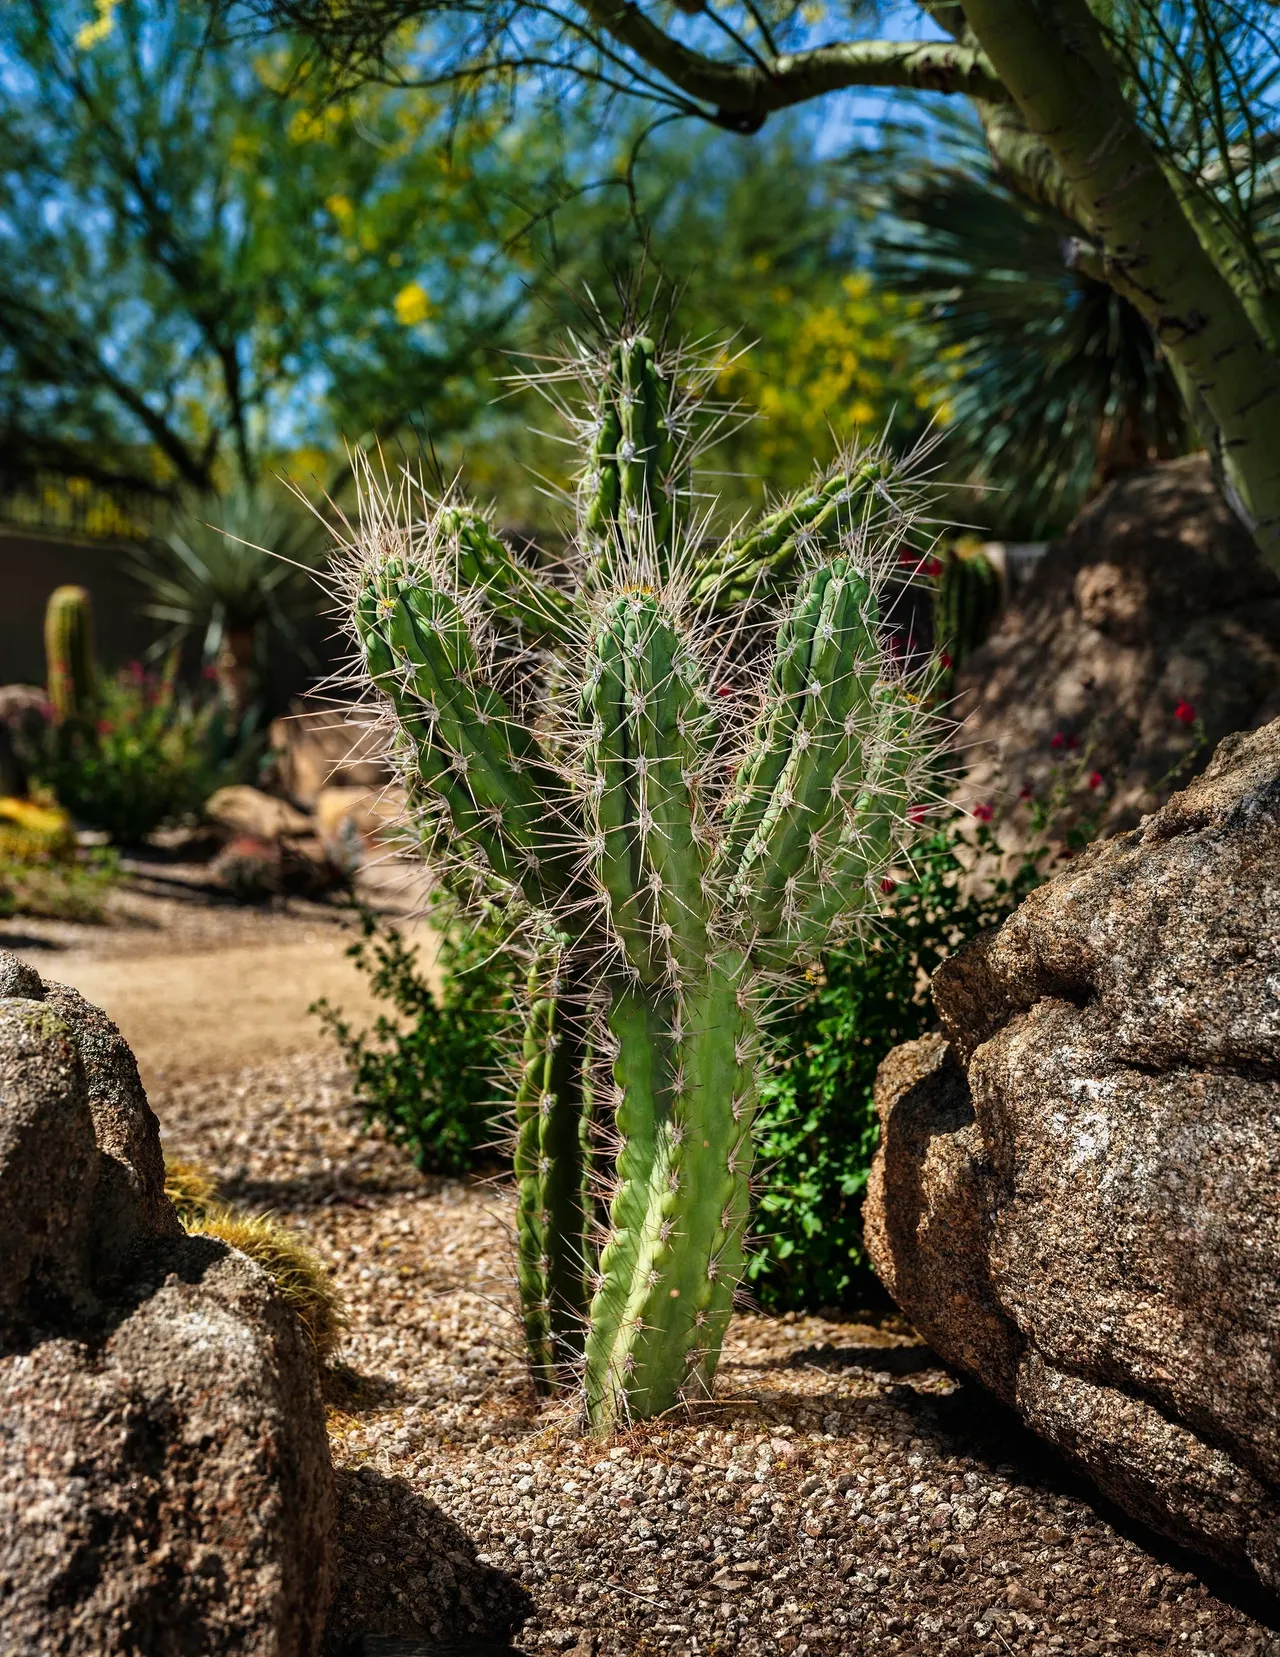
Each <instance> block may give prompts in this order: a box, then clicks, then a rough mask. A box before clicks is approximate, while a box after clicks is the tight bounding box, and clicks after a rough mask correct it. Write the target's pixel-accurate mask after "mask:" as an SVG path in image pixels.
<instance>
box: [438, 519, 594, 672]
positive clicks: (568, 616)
mask: <svg viewBox="0 0 1280 1657" xmlns="http://www.w3.org/2000/svg"><path fill="white" fill-rule="evenodd" d="M440 527H441V530H442V531H443V533H444V534H446V535H450V536H452V537H453V539H454V542H455V544H456V547H457V561H458V585H459V587H460V588H469V589H471V590H473V591H477V592H481V593H483V594H484V598H485V602H486V603H487V605H488V606H489V608H490V610H492V611H493V613H494V614H495V615H497V616H500V617H501V618H502V619H503V620H504V621H507V622H510V623H511V624H512V625H513V626H515V627H518V628H519V629H520V632H521V633H522V635H523V636H524V638H525V639H526V640H527V641H528V642H529V643H530V644H533V645H537V646H540V647H547V648H549V647H550V646H552V645H556V644H561V645H563V644H569V643H571V642H572V641H573V639H574V637H575V636H576V627H575V620H574V610H573V604H572V601H571V600H570V599H568V598H567V597H566V596H565V595H564V593H562V592H560V591H558V590H557V589H556V588H555V587H553V586H551V585H550V583H549V582H546V581H540V580H539V579H538V577H537V576H536V575H535V574H534V572H533V571H532V570H529V569H526V568H525V567H524V565H523V564H520V563H519V562H517V560H516V559H515V558H513V557H512V555H511V552H510V549H509V548H508V547H507V545H506V543H505V542H504V541H503V540H502V539H501V537H499V536H497V535H495V534H494V532H493V530H492V529H491V528H490V527H489V525H488V524H487V523H486V522H485V520H484V519H483V518H482V517H481V516H480V514H479V513H478V512H472V511H467V510H464V509H461V508H458V507H451V508H449V509H448V510H447V511H446V512H444V513H442V514H441V520H440Z"/></svg>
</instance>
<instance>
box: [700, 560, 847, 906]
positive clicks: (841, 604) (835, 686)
mask: <svg viewBox="0 0 1280 1657" xmlns="http://www.w3.org/2000/svg"><path fill="white" fill-rule="evenodd" d="M819 584H820V585H821V587H822V594H823V597H822V611H821V614H820V616H819V620H818V624H817V626H816V628H815V629H814V633H813V639H812V643H811V646H810V652H809V662H808V668H807V684H806V688H805V694H804V704H803V708H802V711H801V716H800V718H799V720H798V721H797V723H796V728H795V731H794V733H793V736H792V740H791V753H790V755H789V756H788V759H787V763H786V765H785V766H784V768H783V771H782V774H781V776H780V777H779V779H778V782H777V784H776V785H775V787H774V791H773V795H772V797H771V799H770V801H769V805H768V807H767V808H766V810H765V812H764V814H763V816H762V817H761V820H760V824H759V826H758V828H757V829H756V831H755V833H754V834H753V836H752V838H751V841H750V842H749V844H748V845H747V847H746V849H745V851H744V852H743V854H742V859H741V862H740V863H739V866H738V869H737V872H736V873H735V875H734V878H733V884H732V886H731V888H730V900H731V902H732V901H737V902H738V903H740V904H741V905H742V906H743V907H744V908H745V910H746V912H747V914H748V915H749V917H750V921H751V924H752V928H753V930H754V931H755V932H756V933H757V934H758V935H760V936H762V937H771V936H773V935H774V934H775V933H776V932H777V931H778V928H779V926H780V925H782V924H783V923H791V922H793V921H794V919H795V918H796V914H797V912H798V911H797V894H796V883H797V881H798V879H799V877H800V876H801V874H802V872H803V870H804V868H805V866H806V864H808V863H809V862H810V860H811V858H812V856H813V853H814V850H815V849H816V847H817V846H818V844H820V841H821V837H822V834H823V830H824V828H825V826H826V824H827V823H829V822H830V820H831V819H832V817H833V816H834V815H835V814H836V813H837V812H838V809H839V807H838V803H837V801H838V796H837V793H836V789H835V784H836V782H837V779H838V778H840V777H841V775H842V774H843V773H844V772H845V771H846V769H847V767H848V766H849V765H850V763H851V762H852V763H853V764H855V765H856V763H857V758H856V756H857V754H858V751H859V747H860V743H861V739H862V735H863V733H864V732H865V730H866V727H867V725H868V723H869V720H870V714H871V706H872V696H873V694H874V689H875V684H876V681H877V678H878V670H879V655H878V651H877V649H876V642H875V625H876V617H875V614H874V605H873V603H872V600H871V596H870V592H869V589H868V587H867V584H866V582H865V581H864V580H863V579H862V577H860V576H858V575H855V574H853V573H852V572H851V571H850V570H849V569H848V567H847V565H846V564H845V562H844V561H843V560H842V559H837V560H835V561H834V562H833V563H832V564H830V565H828V566H826V568H825V569H824V570H822V571H820V572H819Z"/></svg>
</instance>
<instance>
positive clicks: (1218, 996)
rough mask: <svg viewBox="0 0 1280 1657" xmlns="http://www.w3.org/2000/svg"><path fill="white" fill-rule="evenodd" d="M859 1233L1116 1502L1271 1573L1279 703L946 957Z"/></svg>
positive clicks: (1209, 1551)
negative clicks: (933, 1009) (1151, 809)
mask: <svg viewBox="0 0 1280 1657" xmlns="http://www.w3.org/2000/svg"><path fill="white" fill-rule="evenodd" d="M934 998H935V1001H936V1004H937V1007H938V1011H939V1013H940V1015H941V1018H942V1022H943V1027H944V1031H945V1034H944V1035H940V1036H936V1037H930V1038H926V1039H925V1040H923V1041H919V1042H914V1043H909V1044H907V1045H906V1046H904V1047H901V1048H898V1049H897V1050H896V1051H895V1052H894V1053H893V1054H891V1055H890V1056H889V1058H888V1059H887V1060H886V1061H885V1064H884V1065H883V1066H882V1069H881V1074H880V1078H879V1084H878V1095H879V1096H878V1105H879V1110H880V1115H881V1120H882V1124H883V1130H884V1131H883V1143H882V1146H881V1150H880V1152H879V1153H878V1156H877V1161H876V1167H875V1170H874V1172H873V1176H872V1182H871V1189H870V1193H869V1199H868V1206H867V1212H868V1226H867V1236H868V1245H869V1247H870V1249H871V1252H872V1255H873V1258H874V1259H875V1261H876V1264H877V1266H878V1269H879V1270H880V1272H881V1274H882V1276H883V1277H884V1279H885V1281H886V1283H887V1284H888V1285H889V1287H890V1288H891V1290H892V1292H893V1293H894V1295H895V1297H896V1299H897V1300H898V1303H899V1305H901V1306H902V1308H903V1310H904V1311H905V1312H906V1313H907V1315H908V1316H909V1317H910V1318H911V1319H912V1321H913V1323H914V1324H915V1325H916V1327H917V1328H919V1329H920V1331H921V1332H922V1333H923V1334H924V1335H925V1337H926V1338H927V1339H928V1340H929V1341H931V1342H932V1344H933V1346H934V1347H935V1348H936V1350H937V1351H938V1352H940V1353H941V1354H943V1355H944V1356H945V1357H947V1358H948V1359H950V1360H951V1361H952V1362H954V1363H955V1364H956V1365H958V1366H959V1367H961V1368H962V1369H964V1370H965V1371H966V1372H967V1373H969V1374H970V1375H972V1376H974V1377H976V1378H977V1379H978V1380H979V1381H981V1382H982V1383H983V1384H984V1385H985V1386H986V1387H988V1388H989V1389H990V1390H991V1391H992V1392H993V1393H995V1394H996V1395H997V1396H998V1397H999V1398H1001V1399H1002V1400H1003V1401H1005V1402H1006V1403H1008V1404H1010V1405H1011V1406H1013V1408H1015V1409H1016V1410H1017V1412H1018V1413H1019V1415H1020V1416H1021V1417H1022V1419H1023V1420H1024V1421H1025V1422H1026V1424H1027V1425H1028V1426H1029V1427H1031V1428H1032V1429H1033V1430H1034V1431H1035V1432H1036V1433H1038V1434H1040V1435H1042V1436H1043V1437H1044V1438H1045V1439H1047V1440H1048V1441H1049V1442H1050V1443H1052V1444H1053V1445H1055V1446H1056V1447H1057V1448H1058V1449H1060V1450H1061V1451H1062V1452H1063V1453H1064V1454H1065V1455H1067V1456H1068V1457H1069V1458H1070V1459H1071V1460H1072V1461H1073V1462H1075V1463H1076V1464H1077V1465H1078V1466H1080V1467H1081V1468H1083V1469H1084V1471H1086V1472H1087V1473H1088V1475H1089V1476H1090V1478H1092V1479H1093V1480H1094V1481H1095V1482H1096V1484H1097V1485H1098V1486H1099V1487H1100V1488H1101V1489H1102V1490H1103V1491H1104V1492H1105V1493H1106V1494H1107V1495H1108V1496H1109V1497H1110V1498H1111V1499H1112V1500H1114V1501H1115V1502H1117V1503H1118V1504H1119V1505H1120V1506H1121V1507H1122V1508H1124V1509H1125V1510H1126V1511H1127V1512H1129V1513H1130V1514H1132V1515H1133V1516H1134V1517H1135V1518H1137V1519H1139V1520H1141V1521H1142V1522H1143V1523H1145V1524H1148V1525H1150V1526H1152V1527H1154V1528H1155V1529H1157V1530H1160V1531H1162V1532H1164V1533H1165V1534H1166V1535H1167V1536H1169V1537H1171V1538H1173V1539H1174V1540H1176V1541H1178V1542H1180V1543H1183V1544H1185V1545H1186V1546H1188V1547H1191V1548H1194V1549H1195V1550H1197V1551H1198V1552H1200V1553H1202V1554H1203V1555H1205V1556H1206V1557H1208V1558H1209V1559H1212V1560H1215V1561H1216V1562H1218V1563H1219V1564H1221V1565H1225V1566H1227V1567H1229V1568H1231V1569H1233V1570H1236V1571H1241V1572H1244V1573H1247V1574H1253V1575H1256V1577H1257V1578H1258V1579H1259V1580H1260V1581H1262V1582H1263V1583H1265V1584H1267V1585H1269V1586H1270V1588H1272V1589H1273V1590H1274V1589H1276V1588H1277V1587H1280V1394H1278V1390H1277V1360H1278V1359H1280V720H1277V721H1274V722H1273V723H1271V724H1269V725H1267V726H1264V727H1263V728H1262V729H1261V730H1258V731H1255V732H1251V733H1248V734H1245V735H1240V736H1233V737H1229V738H1228V739H1227V740H1226V741H1225V742H1223V743H1222V744H1221V745H1220V747H1219V748H1218V750H1217V753H1216V754H1215V756H1214V758H1213V760H1212V762H1211V763H1210V765H1209V767H1208V769H1207V770H1206V771H1205V773H1204V774H1203V776H1202V777H1201V778H1200V779H1199V780H1198V781H1197V782H1196V783H1195V784H1194V785H1193V786H1192V787H1190V788H1188V789H1187V790H1186V791H1185V792H1183V793H1181V794H1178V795H1175V796H1174V797H1173V798H1172V799H1171V800H1170V801H1169V802H1168V804H1167V805H1166V806H1164V808H1163V809H1162V810H1160V811H1159V812H1157V813H1156V814H1154V815H1153V816H1151V817H1148V818H1146V819H1144V821H1143V823H1142V825H1141V826H1140V827H1139V828H1137V829H1135V830H1132V831H1131V832H1129V833H1127V834H1124V835H1120V836H1118V837H1117V838H1116V839H1113V840H1110V841H1106V842H1103V843H1101V844H1099V845H1096V846H1094V847H1092V848H1091V849H1090V850H1089V852H1088V853H1086V854H1085V856H1083V857H1082V858H1080V859H1079V860H1078V861H1077V862H1075V863H1072V864H1070V865H1068V866H1067V867H1066V868H1065V869H1064V870H1062V871H1061V872H1060V873H1059V874H1057V875H1056V876H1055V877H1054V878H1053V879H1052V880H1051V881H1049V882H1048V883H1047V884H1046V885H1045V886H1043V887H1041V888H1040V889H1039V890H1038V891H1036V892H1034V893H1033V894H1032V895H1031V896H1030V898H1028V899H1027V901H1026V902H1025V903H1024V904H1023V905H1022V906H1021V908H1020V909H1019V910H1018V911H1017V913H1016V914H1015V915H1013V916H1012V917H1011V918H1010V919H1009V920H1008V921H1007V922H1006V923H1005V925H1004V926H1003V927H1001V928H1000V930H999V931H998V932H996V933H993V934H991V935H989V936H988V937H986V938H983V939H980V940H978V941H977V942H976V943H975V944H974V945H972V946H970V947H969V948H968V949H966V950H964V951H962V952H961V953H960V955H958V956H957V957H956V958H954V959H953V960H952V961H950V962H948V963H947V964H946V965H944V966H943V967H942V968H941V969H940V970H939V971H938V973H937V974H936V976H935V979H934Z"/></svg>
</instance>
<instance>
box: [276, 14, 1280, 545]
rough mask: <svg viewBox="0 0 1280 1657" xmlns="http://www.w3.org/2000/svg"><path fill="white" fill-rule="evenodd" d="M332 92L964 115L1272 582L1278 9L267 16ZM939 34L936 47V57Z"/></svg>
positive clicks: (762, 111) (1279, 330)
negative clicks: (1127, 335) (1185, 433)
mask: <svg viewBox="0 0 1280 1657" xmlns="http://www.w3.org/2000/svg"><path fill="white" fill-rule="evenodd" d="M258 3H259V6H260V8H261V9H262V10H264V11H265V13H266V15H267V16H268V17H270V18H271V19H273V20H275V21H279V20H280V19H282V18H283V19H287V20H288V21H290V22H291V23H293V24H295V25H297V26H299V27H301V28H304V29H306V30H307V31H309V32H310V34H311V35H312V37H313V38H314V39H315V40H317V41H318V42H319V43H320V45H321V47H322V50H323V54H324V57H325V60H326V62H327V63H328V65H329V66H330V68H331V70H332V71H333V73H334V74H335V76H336V78H337V81H338V83H339V84H346V83H350V82H351V81H369V80H374V81H381V82H386V83H394V84H413V85H417V86H422V87H432V88H443V87H452V88H454V89H455V90H461V91H463V92H465V94H466V95H467V96H472V95H474V92H475V89H476V88H477V87H478V86H481V85H484V84H486V83H487V84H489V85H491V86H496V87H498V88H499V89H500V91H501V92H502V93H504V94H509V92H510V89H511V87H512V86H513V85H516V84H518V83H519V82H520V81H521V80H528V79H530V78H540V79H541V80H542V81H543V82H544V83H545V84H546V85H548V87H549V88H550V89H551V90H552V91H553V92H554V93H555V94H557V95H560V94H561V93H562V90H563V88H564V87H565V86H567V85H570V84H578V85H581V84H587V85H591V86H594V87H604V88H606V89H608V90H610V91H613V92H617V93H627V94H634V95H636V96H637V97H640V98H643V99H645V100H647V101H648V102H650V103H651V104H656V105H657V106H659V107H660V108H661V109H662V110H663V111H664V112H666V113H667V114H669V115H671V116H689V117H698V118H701V119H704V120H706V121H708V122H710V123H712V124H714V125H717V126H720V127H723V128H726V129H728V130H731V131H735V132H740V133H755V132H758V131H759V130H760V128H761V127H762V126H763V125H764V124H765V122H766V120H767V119H769V118H770V116H772V115H774V114H776V112H778V111H779V110H783V109H787V108H789V107H792V106H795V105H797V104H801V103H805V102H808V101H809V100H812V99H815V98H818V97H821V96H823V95H826V94H829V93H832V92H836V91H841V90H848V89H851V88H858V87H869V86H876V87H887V88H901V89H909V90H915V91H919V92H933V93H943V94H946V95H949V96H964V97H968V98H969V99H970V100H971V101H972V103H973V106H974V110H975V112H976V114H977V116H978V118H979V120H980V122H981V125H982V129H983V133H984V137H985V140H986V144H987V148H988V150H989V152H990V155H991V157H992V160H993V162H994V164H995V165H996V167H997V168H998V169H999V170H1000V172H1001V173H1002V175H1004V176H1005V177H1006V178H1007V179H1008V180H1009V182H1010V183H1012V184H1013V185H1014V187H1016V188H1017V189H1018V190H1019V191H1020V192H1021V193H1022V194H1024V195H1025V196H1027V197H1028V198H1029V199H1030V200H1032V201H1034V202H1036V203H1037V204H1038V205H1039V206H1041V207H1043V208H1045V209H1047V210H1050V211H1052V212H1053V213H1055V214H1058V215H1060V216H1061V217H1062V218H1064V219H1065V220H1067V221H1068V223H1069V224H1070V226H1071V227H1072V232H1073V233H1072V236H1071V238H1070V240H1071V243H1072V247H1071V262H1072V264H1073V265H1074V267H1075V268H1077V269H1079V270H1081V271H1084V272H1086V273H1087V274H1089V275H1092V276H1094V277H1095V278H1096V279H1097V280H1099V281H1102V282H1105V283H1106V284H1107V285H1108V286H1109V287H1111V288H1113V289H1114V290H1115V291H1116V292H1117V293H1118V294H1119V295H1120V296H1121V297H1122V298H1124V299H1126V300H1128V301H1129V302H1130V303H1131V304H1132V305H1133V306H1134V307H1135V308H1136V309H1137V311H1138V312H1139V313H1140V314H1141V315H1142V316H1143V317H1144V318H1145V320H1146V321H1147V323H1148V324H1149V326H1150V327H1151V329H1152V331H1153V333H1154V334H1155V337H1156V338H1157V340H1158V341H1159V344H1160V348H1161V350H1162V351H1163V352H1164V353H1165V355H1166V357H1167V359H1168V361H1169V364H1170V366H1171V369H1172V371H1173V373H1174V375H1175V376H1176V378H1177V381H1178V385H1179V388H1180V391H1181V394H1182V397H1183V399H1184V401H1185V402H1186V404H1187V407H1188V410H1189V413H1190V415H1191V417H1192V419H1193V420H1194V422H1195V425H1196V427H1197V429H1198V431H1199V432H1200V435H1201V437H1202V439H1203V440H1204V442H1205V443H1206V445H1207V446H1208V448H1209V449H1210V452H1211V454H1212V456H1213V458H1214V461H1215V465H1216V467H1217V469H1218V472H1219V476H1220V480H1221V482H1222V484H1223V486H1224V488H1225V490H1226V492H1227V494H1228V497H1229V499H1230V500H1231V501H1232V503H1233V505H1234V506H1235V507H1236V509H1237V511H1238V512H1239V514H1240V515H1241V517H1242V518H1243V520H1244V521H1245V522H1246V523H1247V524H1248V525H1249V526H1250V527H1251V529H1252V531H1253V533H1254V535H1255V537H1256V539H1257V541H1258V544H1259V546H1260V548H1261V549H1262V550H1263V551H1264V553H1265V554H1266V555H1267V556H1268V557H1269V558H1270V559H1271V560H1272V562H1273V563H1275V564H1276V565H1277V567H1280V455H1278V453H1277V448H1276V444H1275V441H1274V432H1275V426H1276V421H1277V419H1278V418H1280V263H1278V261H1277V256H1276V255H1277V245H1276V239H1277V224H1278V223H1280V190H1278V189H1277V185H1278V183H1280V174H1278V172H1277V156H1278V154H1280V124H1278V123H1277V119H1276V111H1277V104H1276V97H1275V92H1276V87H1277V85H1278V84H1280V42H1278V41H1277V37H1276V31H1275V28H1274V18H1275V13H1274V8H1273V7H1272V6H1271V5H1270V4H1269V3H1268V0H1092V5H1090V4H1089V3H1088V0H962V3H955V0H920V5H919V8H918V19H917V21H918V24H919V27H918V28H917V31H916V35H915V38H911V39H906V40H887V39H877V38H874V37H873V36H871V35H870V34H869V33H868V23H869V21H870V22H875V21H878V18H877V10H878V9H877V8H873V7H863V6H859V5H855V6H853V7H852V8H851V9H850V11H849V13H848V14H847V25H846V26H847V28H848V33H847V34H846V36H845V37H844V38H832V34H833V32H834V31H836V30H837V29H838V27H839V23H840V21H841V20H842V19H841V18H840V17H839V16H838V15H837V14H831V13H828V12H827V10H826V9H825V8H822V7H810V6H808V5H805V4H793V3H791V0H784V3H783V4H781V5H779V4H770V3H768V0H741V3H740V4H736V3H733V0H730V3H728V4H725V5H709V4H706V3H704V0H680V3H679V4H678V5H676V6H675V7H674V8H670V7H668V6H665V5H661V4H650V5H644V4H633V3H629V4H626V5H622V6H618V5H615V4H613V0H360V3H359V4H356V5H350V4H346V3H342V4H337V3H335V0H258ZM926 37H928V38H926Z"/></svg>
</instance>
